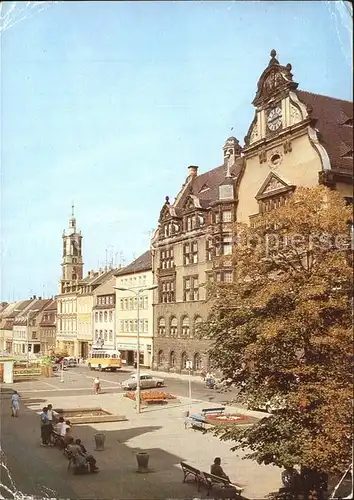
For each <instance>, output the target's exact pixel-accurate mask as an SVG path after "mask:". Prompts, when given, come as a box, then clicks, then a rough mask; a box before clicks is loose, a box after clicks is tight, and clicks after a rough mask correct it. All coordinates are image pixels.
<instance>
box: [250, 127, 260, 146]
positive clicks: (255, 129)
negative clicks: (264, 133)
mask: <svg viewBox="0 0 354 500" xmlns="http://www.w3.org/2000/svg"><path fill="white" fill-rule="evenodd" d="M258 139H259V134H258V124H257V123H255V124H254V125H253V128H252V132H251V135H250V144H253V143H254V142H256V141H258Z"/></svg>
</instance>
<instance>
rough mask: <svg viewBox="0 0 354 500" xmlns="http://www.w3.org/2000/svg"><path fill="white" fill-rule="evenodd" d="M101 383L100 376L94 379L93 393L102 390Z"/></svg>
mask: <svg viewBox="0 0 354 500" xmlns="http://www.w3.org/2000/svg"><path fill="white" fill-rule="evenodd" d="M100 385H101V382H100V379H99V377H96V378H95V379H94V381H93V393H94V394H98V393H99V392H100Z"/></svg>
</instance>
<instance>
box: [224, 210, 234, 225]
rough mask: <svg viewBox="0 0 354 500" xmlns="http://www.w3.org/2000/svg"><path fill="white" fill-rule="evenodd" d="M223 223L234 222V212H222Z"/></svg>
mask: <svg viewBox="0 0 354 500" xmlns="http://www.w3.org/2000/svg"><path fill="white" fill-rule="evenodd" d="M222 221H223V222H231V221H232V212H231V210H223V212H222Z"/></svg>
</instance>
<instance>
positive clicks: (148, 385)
mask: <svg viewBox="0 0 354 500" xmlns="http://www.w3.org/2000/svg"><path fill="white" fill-rule="evenodd" d="M137 380H138V378H137V374H136V373H134V374H132V375H131V376H130V377H129V378H128V379H127V380H124V381H123V382H122V387H123V389H124V390H128V391H129V390H131V391H135V389H136V386H137ZM163 385H165V381H164V379H162V378H158V377H153V376H152V375H149V374H148V373H141V374H140V387H141V388H142V389H152V388H154V387H162V386H163Z"/></svg>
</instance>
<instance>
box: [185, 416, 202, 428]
mask: <svg viewBox="0 0 354 500" xmlns="http://www.w3.org/2000/svg"><path fill="white" fill-rule="evenodd" d="M188 425H189V426H190V427H192V428H193V429H206V422H205V419H204V417H203V415H201V414H200V415H199V414H194V415H193V414H192V415H189V417H186V418H185V420H184V428H185V429H187V427H188Z"/></svg>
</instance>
